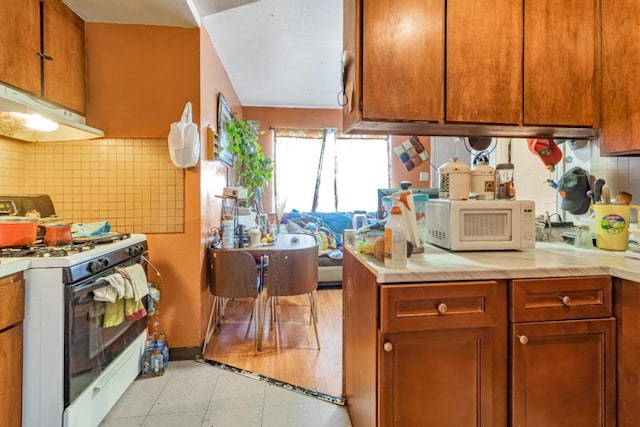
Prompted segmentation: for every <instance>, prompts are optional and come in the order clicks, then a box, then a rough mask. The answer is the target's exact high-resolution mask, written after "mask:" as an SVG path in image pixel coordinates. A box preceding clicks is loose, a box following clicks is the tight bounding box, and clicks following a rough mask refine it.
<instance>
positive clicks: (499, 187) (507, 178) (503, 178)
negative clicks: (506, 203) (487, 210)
mask: <svg viewBox="0 0 640 427" xmlns="http://www.w3.org/2000/svg"><path fill="white" fill-rule="evenodd" d="M513 172H514V168H513V163H500V164H498V165H496V199H501V200H515V198H516V187H515V185H514V182H513Z"/></svg>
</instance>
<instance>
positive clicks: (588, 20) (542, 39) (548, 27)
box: [524, 0, 600, 127]
mask: <svg viewBox="0 0 640 427" xmlns="http://www.w3.org/2000/svg"><path fill="white" fill-rule="evenodd" d="M598 4H599V1H598V0H565V1H561V2H559V1H557V0H535V1H525V2H524V124H525V125H559V126H576V127H578V126H584V127H598V126H599V117H600V114H599V111H600V83H599V82H600V75H599V52H600V50H599V42H600V38H599V34H600V26H599V23H600V20H599V16H600V14H599V11H598Z"/></svg>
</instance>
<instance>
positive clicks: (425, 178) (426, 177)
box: [420, 172, 429, 181]
mask: <svg viewBox="0 0 640 427" xmlns="http://www.w3.org/2000/svg"><path fill="white" fill-rule="evenodd" d="M420 181H429V172H420Z"/></svg>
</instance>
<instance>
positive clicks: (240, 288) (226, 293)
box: [202, 248, 265, 354]
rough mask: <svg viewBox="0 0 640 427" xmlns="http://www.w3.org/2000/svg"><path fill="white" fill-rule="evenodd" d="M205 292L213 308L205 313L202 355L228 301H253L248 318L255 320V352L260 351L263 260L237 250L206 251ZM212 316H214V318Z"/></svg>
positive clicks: (211, 249) (218, 324)
mask: <svg viewBox="0 0 640 427" xmlns="http://www.w3.org/2000/svg"><path fill="white" fill-rule="evenodd" d="M208 258H209V268H210V272H209V273H210V274H209V291H210V292H211V293H212V294H213V305H212V306H211V313H210V314H209V323H208V324H207V332H206V334H205V340H204V345H203V346H202V353H203V354H204V351H205V348H206V346H207V344H208V343H209V340H210V339H211V335H212V334H213V333H214V331H215V329H216V327H220V321H221V318H222V317H223V316H224V309H225V305H226V303H227V302H228V300H229V299H232V298H253V310H252V313H251V318H250V319H249V322H251V320H252V319H255V323H254V331H255V352H256V354H257V352H258V351H259V350H260V344H261V337H262V326H261V320H262V316H261V313H260V312H261V308H262V304H261V301H260V300H261V295H262V285H263V281H264V265H265V259H264V258H265V257H260V258H259V260H256V259H255V258H254V257H253V256H252V255H251V254H249V253H248V252H245V251H240V250H220V249H213V248H209V249H208ZM214 315H215V317H214Z"/></svg>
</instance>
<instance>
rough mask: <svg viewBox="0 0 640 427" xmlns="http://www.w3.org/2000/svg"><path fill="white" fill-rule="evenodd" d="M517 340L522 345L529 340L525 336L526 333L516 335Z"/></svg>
mask: <svg viewBox="0 0 640 427" xmlns="http://www.w3.org/2000/svg"><path fill="white" fill-rule="evenodd" d="M518 341H520V344H522V345H524V344H526V343H528V342H529V338H527V336H526V335H518Z"/></svg>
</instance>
